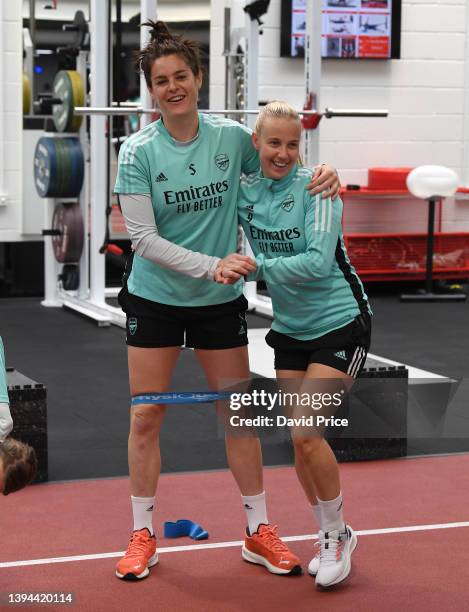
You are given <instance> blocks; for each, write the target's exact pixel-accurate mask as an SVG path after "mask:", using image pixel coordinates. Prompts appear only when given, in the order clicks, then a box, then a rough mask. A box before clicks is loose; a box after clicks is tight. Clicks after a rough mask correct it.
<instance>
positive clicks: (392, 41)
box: [282, 0, 400, 59]
mask: <svg viewBox="0 0 469 612" xmlns="http://www.w3.org/2000/svg"><path fill="white" fill-rule="evenodd" d="M285 4H287V5H288V6H285ZM306 4H307V0H287V2H284V7H283V12H282V23H283V24H284V25H283V27H282V55H284V56H285V55H286V56H290V57H304V54H305V50H304V38H305V32H306ZM393 9H394V13H395V14H394V15H393ZM397 13H399V14H397ZM287 17H290V18H289V20H288V21H289V23H286V18H287ZM285 26H286V27H285ZM288 26H289V27H288ZM399 26H400V2H398V0H322V35H321V55H322V57H324V58H326V57H330V58H344V59H354V58H355V59H362V58H377V59H379V58H381V59H389V58H391V57H399V37H400V32H399ZM395 30H397V31H395Z"/></svg>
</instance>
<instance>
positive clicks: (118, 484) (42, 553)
mask: <svg viewBox="0 0 469 612" xmlns="http://www.w3.org/2000/svg"><path fill="white" fill-rule="evenodd" d="M468 471H469V456H468V455H459V456H451V457H435V458H421V459H411V460H395V461H380V462H372V463H354V464H342V465H341V473H342V482H343V491H344V497H345V515H346V519H347V521H348V522H349V523H350V524H351V525H352V526H353V527H354V529H355V530H359V531H360V530H364V531H365V532H366V531H368V530H374V529H377V530H380V529H386V528H401V527H406V526H416V525H422V526H430V525H437V524H444V523H454V522H467V521H468V520H469V511H468V509H467V508H468V489H467V487H466V486H465V483H466V482H467V474H468ZM265 487H266V491H267V496H268V497H267V500H268V509H269V519H270V521H271V522H273V523H278V524H279V525H280V532H281V534H282V535H284V536H301V535H306V534H310V533H311V532H312V530H313V527H312V525H313V523H312V518H311V513H310V510H309V508H308V506H307V503H306V501H305V498H304V496H303V493H302V491H301V489H300V487H299V485H298V483H297V481H296V477H295V474H294V471H293V469H291V468H272V469H267V470H266V471H265ZM155 518H156V520H155V526H156V528H157V533H158V534H161V533H162V523H163V521H165V520H176V519H178V518H189V519H191V520H193V521H196V522H198V523H199V524H201V525H202V526H203V527H204V528H205V529H207V531H208V532H209V534H210V538H209V540H208V541H207V544H211V543H215V542H232V541H236V540H241V539H242V537H243V529H244V513H243V510H242V507H241V503H240V499H239V494H238V491H237V489H236V487H235V485H234V481H233V480H232V477H231V475H230V474H229V473H228V472H210V473H191V474H176V475H165V476H162V478H161V481H160V486H159V490H158V497H157V512H156V517H155ZM468 524H469V523H468ZM1 526H2V546H1V549H0V592H1V594H2V596H3V597H5V594H6V593H9V592H19V591H20V592H59V591H62V592H72V593H73V594H74V598H75V604H74V605H73V606H72V608H71V609H73V610H90V611H99V612H101V611H104V612H106V611H108V610H109V611H114V610H119V611H121V610H124V611H127V610H129V611H134V610H135V611H140V610H142V611H143V610H157V611H158V612H160V611H161V612H166V611H167V612H180V611H181V612H182V611H197V612H199V611H201V612H202V611H210V612H211V611H213V612H221V611H223V612H224V611H227V612H228V611H229V612H231V611H233V612H234V611H241V610H242V611H246V610H247V611H251V610H253V611H254V610H255V611H261V612H264V611H275V612H276V611H285V612H286V611H289V610H295V611H303V610H305V611H306V610H308V611H309V610H328V611H329V610H347V611H349V610H352V611H353V612H355V611H360V612H361V611H367V612H368V611H370V612H374V611H376V610H379V611H380V612H387V611H396V610H412V611H413V612H415V611H419V610H422V611H423V610H425V611H432V610H435V611H436V610H438V611H441V609H445V608H446V609H454V610H464V609H468V601H469V587H468V573H467V568H468V566H469V547H468V545H467V543H468V541H469V528H468V527H467V526H460V527H456V528H450V529H435V528H432V529H430V528H426V529H425V530H422V531H412V532H402V531H397V532H396V533H378V534H365V535H362V536H359V543H358V548H357V550H356V552H355V553H354V556H353V570H352V574H351V576H350V577H349V579H348V580H347V581H346V582H345V583H343V584H342V585H341V586H339V587H337V588H336V589H334V590H331V591H327V592H320V591H318V590H316V589H315V586H314V581H313V579H312V578H310V577H309V576H308V575H307V574H304V575H303V576H295V577H283V576H274V575H272V574H269V573H268V572H267V571H266V570H265V569H264V568H262V567H259V566H254V565H250V564H248V563H245V562H243V561H242V560H241V556H240V550H239V547H238V546H224V547H222V548H206V549H205V550H204V549H199V550H184V551H177V552H175V551H173V552H162V553H161V555H160V563H159V565H158V566H156V567H155V568H154V569H153V570H152V571H151V574H150V576H149V578H147V579H146V580H143V581H141V582H138V583H134V582H122V581H119V580H117V579H116V578H115V577H114V565H115V562H116V560H117V558H115V557H112V558H98V559H87V560H73V561H69V562H64V563H51V562H50V561H49V562H47V563H43V564H40V565H31V564H25V565H21V566H14V567H5V563H8V562H18V561H25V560H33V559H51V558H57V557H64V556H76V555H102V554H104V553H116V552H118V551H122V550H123V549H124V548H125V547H126V544H127V537H128V534H129V528H130V526H131V515H130V504H129V498H128V484H127V481H126V480H125V479H115V480H99V481H75V482H70V483H60V484H54V483H51V484H44V485H36V486H33V487H29V488H28V489H25V490H24V491H21V492H19V493H17V494H14V495H11V496H8V497H6V498H2V500H1ZM193 544H194V542H193V541H192V540H190V539H189V538H180V539H178V540H165V539H163V538H160V539H159V547H160V548H167V547H179V546H192V545H193ZM197 544H200V543H197ZM203 545H204V544H203V543H202V546H203ZM290 546H291V548H292V549H293V550H294V551H295V552H296V553H297V554H298V555H299V556H300V558H301V559H302V560H303V562H304V567H305V568H306V565H307V563H308V561H309V559H310V557H311V554H312V542H311V540H299V541H292V542H291V543H290ZM2 609H12V606H8V607H7V606H2ZM21 609H22V610H26V609H31V610H39V609H44V610H46V609H47V610H51V609H57V610H59V609H64V606H60V605H35V606H32V607H30V606H22V607H21Z"/></svg>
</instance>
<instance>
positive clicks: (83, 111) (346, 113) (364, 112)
mask: <svg viewBox="0 0 469 612" xmlns="http://www.w3.org/2000/svg"><path fill="white" fill-rule="evenodd" d="M259 111H260V109H259V108H257V109H239V108H228V109H224V110H223V109H215V110H214V109H200V112H201V113H209V114H211V115H257V114H258V113H259ZM154 112H155V109H153V108H142V107H141V106H120V107H115V106H113V107H106V106H103V107H91V106H77V107H76V108H75V114H76V115H113V116H116V115H142V114H152V113H154ZM297 112H298V114H299V115H316V114H317V113H318V111H317V110H314V109H313V110H302V109H301V110H298V111H297ZM322 114H323V115H324V117H326V118H327V119H330V118H331V117H387V116H388V110H387V109H366V108H364V109H355V110H354V109H339V108H335V109H333V108H326V109H325V110H324V112H323V113H322Z"/></svg>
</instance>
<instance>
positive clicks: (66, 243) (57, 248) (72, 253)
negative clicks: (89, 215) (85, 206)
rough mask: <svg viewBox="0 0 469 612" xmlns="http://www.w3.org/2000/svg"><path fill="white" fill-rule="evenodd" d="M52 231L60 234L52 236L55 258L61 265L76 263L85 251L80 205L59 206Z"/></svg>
mask: <svg viewBox="0 0 469 612" xmlns="http://www.w3.org/2000/svg"><path fill="white" fill-rule="evenodd" d="M52 229H53V230H57V231H59V232H60V234H59V235H57V236H52V248H53V250H54V256H55V258H56V260H57V261H58V262H59V263H76V262H78V261H79V259H80V257H81V253H82V251H83V241H84V235H85V229H84V224H83V217H82V214H81V210H80V205H79V204H78V203H76V202H75V203H73V204H64V203H62V204H57V206H56V207H55V208H54V214H53V217H52Z"/></svg>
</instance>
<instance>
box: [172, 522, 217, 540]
mask: <svg viewBox="0 0 469 612" xmlns="http://www.w3.org/2000/svg"><path fill="white" fill-rule="evenodd" d="M183 536H189V537H190V538H192V539H193V540H206V539H207V538H208V532H207V531H205V529H202V527H201V526H200V525H198V524H197V523H194V522H193V521H189V520H188V519H179V520H178V521H176V522H175V523H172V522H171V521H165V523H164V537H165V538H181V537H183Z"/></svg>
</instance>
